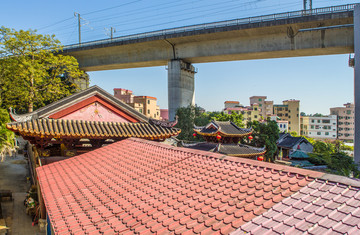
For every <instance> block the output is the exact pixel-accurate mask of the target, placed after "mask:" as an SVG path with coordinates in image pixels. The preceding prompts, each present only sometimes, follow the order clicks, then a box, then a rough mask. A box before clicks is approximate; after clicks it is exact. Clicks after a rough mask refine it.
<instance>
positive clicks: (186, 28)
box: [63, 4, 355, 50]
mask: <svg viewBox="0 0 360 235" xmlns="http://www.w3.org/2000/svg"><path fill="white" fill-rule="evenodd" d="M354 7H355V4H348V5H341V6H332V7H323V8H316V9H311V10H301V11H292V12H286V13H279V14H272V15H263V16H256V17H248V18H243V19H235V20H226V21H219V22H213V23H206V24H198V25H191V26H184V27H177V28H172V29H164V30H157V31H152V32H147V33H139V34H133V35H128V36H121V37H116V38H113V39H102V40H96V41H90V42H84V43H81V44H72V45H67V46H64V48H63V49H64V50H69V49H75V48H82V47H89V46H95V45H104V44H110V43H114V42H123V41H129V40H135V39H141V38H150V37H155V36H165V35H170V34H176V33H183V32H191V31H199V30H204V29H215V28H220V27H227V26H237V25H245V24H250V23H260V22H268V21H274V20H282V19H291V18H297V17H302V16H310V15H323V14H329V13H338V12H348V11H353V10H354Z"/></svg>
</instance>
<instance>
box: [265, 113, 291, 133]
mask: <svg viewBox="0 0 360 235" xmlns="http://www.w3.org/2000/svg"><path fill="white" fill-rule="evenodd" d="M268 118H269V119H270V121H275V122H276V123H277V125H278V127H279V131H280V132H288V131H289V122H288V121H280V120H279V117H278V116H276V115H270V116H268Z"/></svg>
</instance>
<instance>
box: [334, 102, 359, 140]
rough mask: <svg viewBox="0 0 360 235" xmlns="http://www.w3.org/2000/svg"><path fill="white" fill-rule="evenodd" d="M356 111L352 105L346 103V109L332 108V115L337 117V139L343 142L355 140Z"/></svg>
mask: <svg viewBox="0 0 360 235" xmlns="http://www.w3.org/2000/svg"><path fill="white" fill-rule="evenodd" d="M354 109H355V106H354V104H352V103H346V104H344V107H334V108H330V114H331V115H337V137H338V138H339V139H341V140H353V139H354V121H355V120H354Z"/></svg>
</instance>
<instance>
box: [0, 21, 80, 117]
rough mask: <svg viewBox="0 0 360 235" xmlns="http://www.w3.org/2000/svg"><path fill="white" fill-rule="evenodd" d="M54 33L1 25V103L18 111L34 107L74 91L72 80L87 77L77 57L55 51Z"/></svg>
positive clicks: (58, 48) (57, 44) (58, 45)
mask: <svg viewBox="0 0 360 235" xmlns="http://www.w3.org/2000/svg"><path fill="white" fill-rule="evenodd" d="M61 50H62V46H61V44H60V42H59V41H58V40H57V39H55V36H54V35H52V36H49V35H41V34H37V33H36V30H27V31H24V30H20V31H15V30H14V29H8V28H5V27H1V28H0V81H1V82H0V96H1V97H0V105H1V107H2V108H5V109H8V108H9V107H13V108H16V109H17V111H18V112H32V111H33V110H34V109H36V108H39V107H41V106H44V105H45V104H48V103H51V102H54V101H56V100H58V99H61V98H63V97H65V96H67V95H70V94H72V93H74V92H75V91H76V90H77V87H76V85H75V83H74V79H86V77H83V76H82V75H83V72H82V71H80V70H79V66H78V63H77V61H76V59H75V58H74V57H72V56H65V55H61V54H58V52H59V51H61Z"/></svg>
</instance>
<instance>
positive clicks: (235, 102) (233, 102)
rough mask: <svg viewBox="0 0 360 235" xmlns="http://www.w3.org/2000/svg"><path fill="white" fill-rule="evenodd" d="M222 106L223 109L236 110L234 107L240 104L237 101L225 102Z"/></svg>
mask: <svg viewBox="0 0 360 235" xmlns="http://www.w3.org/2000/svg"><path fill="white" fill-rule="evenodd" d="M224 106H225V109H226V108H236V107H240V102H239V101H225V102H224Z"/></svg>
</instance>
